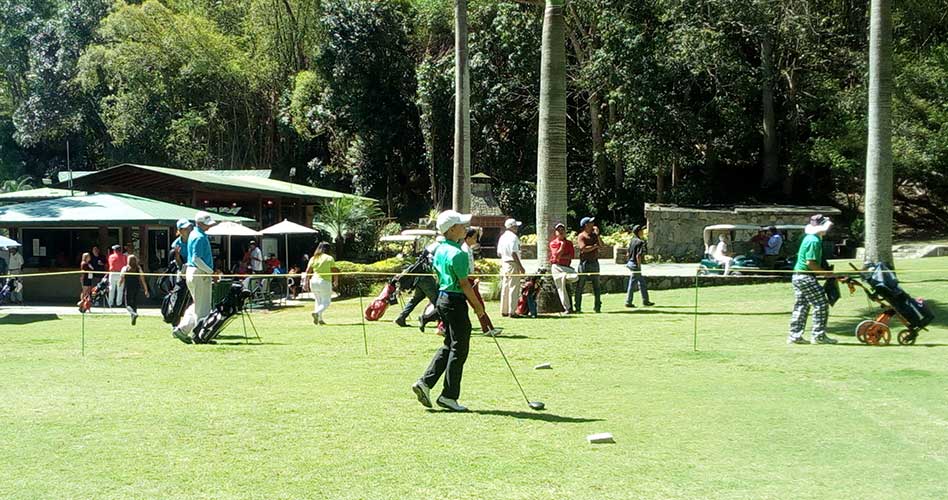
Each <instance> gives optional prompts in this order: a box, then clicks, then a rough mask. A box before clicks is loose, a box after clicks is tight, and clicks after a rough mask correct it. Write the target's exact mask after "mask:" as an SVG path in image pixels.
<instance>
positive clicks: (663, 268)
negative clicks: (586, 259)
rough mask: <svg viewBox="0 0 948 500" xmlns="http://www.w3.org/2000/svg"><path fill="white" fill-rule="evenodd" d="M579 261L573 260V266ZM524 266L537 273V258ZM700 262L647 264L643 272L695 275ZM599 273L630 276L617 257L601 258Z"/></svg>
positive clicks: (528, 261) (657, 274)
mask: <svg viewBox="0 0 948 500" xmlns="http://www.w3.org/2000/svg"><path fill="white" fill-rule="evenodd" d="M578 263H579V261H576V260H574V261H573V267H575V266H577V265H578ZM523 265H524V267H525V268H526V270H527V272H528V273H535V272H536V270H537V269H539V261H538V260H536V259H532V260H525V261H524V262H523ZM697 268H698V264H646V265H645V268H644V270H643V274H645V275H646V276H694V275H695V270H696V269H697ZM599 273H600V274H604V275H609V276H628V275H629V269H628V268H627V267H625V264H616V261H615V259H599Z"/></svg>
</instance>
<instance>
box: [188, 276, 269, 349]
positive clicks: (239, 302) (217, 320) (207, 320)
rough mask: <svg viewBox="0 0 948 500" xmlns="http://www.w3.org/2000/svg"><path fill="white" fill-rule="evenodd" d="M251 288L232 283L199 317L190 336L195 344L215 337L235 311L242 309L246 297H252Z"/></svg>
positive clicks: (203, 342)
mask: <svg viewBox="0 0 948 500" xmlns="http://www.w3.org/2000/svg"><path fill="white" fill-rule="evenodd" d="M253 294H254V291H253V290H247V289H245V288H244V287H243V285H242V284H241V283H240V282H237V283H232V284H231V285H230V288H228V289H227V292H226V293H225V294H224V296H223V297H222V298H221V300H220V301H218V302H217V304H215V305H214V308H213V309H211V312H210V313H209V314H208V315H207V316H205V317H204V318H201V319H199V320H198V322H197V326H195V327H194V331H193V332H192V333H191V338H192V340H193V341H194V343H195V344H206V343H208V342H210V341H212V340H214V338H215V337H217V336H218V335H219V334H220V333H221V331H222V330H223V329H224V327H226V326H227V324H228V323H229V322H230V320H231V319H232V318H233V317H234V315H236V314H237V313H239V312H241V311H243V310H244V305H245V304H246V303H247V299H249V298H250V297H252V296H253Z"/></svg>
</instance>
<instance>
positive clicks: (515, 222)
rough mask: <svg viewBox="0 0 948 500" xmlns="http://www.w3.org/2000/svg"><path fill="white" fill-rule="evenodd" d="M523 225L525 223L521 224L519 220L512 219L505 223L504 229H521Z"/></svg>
mask: <svg viewBox="0 0 948 500" xmlns="http://www.w3.org/2000/svg"><path fill="white" fill-rule="evenodd" d="M522 225H523V222H520V221H518V220H517V219H513V218H510V219H507V220H505V221H504V227H506V228H507V229H510V228H512V227H520V226H522Z"/></svg>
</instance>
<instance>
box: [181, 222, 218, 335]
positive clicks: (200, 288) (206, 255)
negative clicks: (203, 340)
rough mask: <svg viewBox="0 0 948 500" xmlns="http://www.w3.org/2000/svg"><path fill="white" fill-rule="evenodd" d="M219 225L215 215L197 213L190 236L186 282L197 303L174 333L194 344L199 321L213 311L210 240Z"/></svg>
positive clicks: (185, 313) (190, 308)
mask: <svg viewBox="0 0 948 500" xmlns="http://www.w3.org/2000/svg"><path fill="white" fill-rule="evenodd" d="M214 224H216V222H215V221H214V219H213V218H212V217H211V214H209V213H207V212H204V211H200V212H197V213H196V214H194V225H195V227H194V228H193V229H191V232H190V234H188V268H187V270H186V271H185V275H184V279H185V282H186V283H187V284H188V290H189V291H190V292H191V297H192V298H193V299H194V303H193V304H191V305H190V306H189V307H188V308H187V310H185V311H184V315H183V316H182V317H181V321H180V322H179V323H178V326H176V327H174V328H173V329H172V330H171V334H172V335H174V337H175V338H177V339H178V340H180V341H182V342H184V343H186V344H190V343H191V342H192V340H191V332H192V331H194V327H195V326H197V322H198V321H199V320H201V319H202V318H204V317H205V316H207V315H208V313H210V312H211V284H212V281H211V279H212V274H214V268H213V267H211V266H213V265H214V255H213V254H212V253H211V241H210V240H209V239H208V238H207V230H208V229H210V228H211V226H213V225H214Z"/></svg>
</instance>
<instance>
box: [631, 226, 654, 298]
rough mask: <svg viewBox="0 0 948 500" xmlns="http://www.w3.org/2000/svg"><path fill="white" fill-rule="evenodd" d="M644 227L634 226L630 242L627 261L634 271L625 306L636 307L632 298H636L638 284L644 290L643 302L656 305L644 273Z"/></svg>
mask: <svg viewBox="0 0 948 500" xmlns="http://www.w3.org/2000/svg"><path fill="white" fill-rule="evenodd" d="M642 229H643V227H642V226H641V225H639V224H636V225H634V226H632V235H633V236H632V241H631V242H629V261H628V262H627V263H626V267H628V268H629V271H632V276H629V289H628V290H627V291H626V294H625V307H635V304H633V303H632V299H633V298H635V286H636V284H638V288H639V290H640V291H641V292H642V304H644V305H646V306H654V305H655V304H653V303H652V302H649V300H648V286H647V285H646V284H645V276H643V275H642V264H643V263H644V262H645V253H646V245H645V240H643V239H642Z"/></svg>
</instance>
